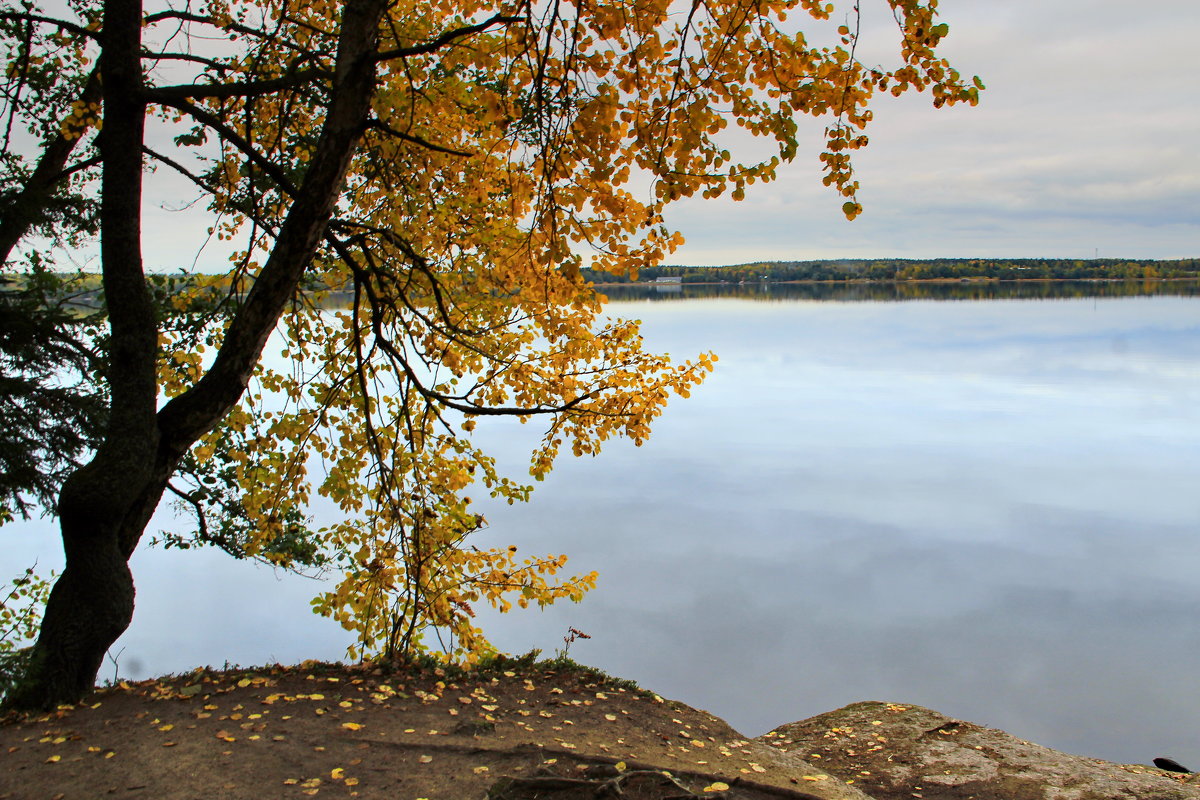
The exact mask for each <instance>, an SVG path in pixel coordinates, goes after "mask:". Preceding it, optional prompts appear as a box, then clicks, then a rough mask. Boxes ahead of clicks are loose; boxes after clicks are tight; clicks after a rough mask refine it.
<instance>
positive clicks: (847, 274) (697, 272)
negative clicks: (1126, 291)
mask: <svg viewBox="0 0 1200 800" xmlns="http://www.w3.org/2000/svg"><path fill="white" fill-rule="evenodd" d="M583 273H584V276H585V277H586V278H588V279H589V280H591V281H593V282H595V283H597V284H619V283H633V282H654V281H656V280H658V279H659V278H679V279H680V280H681V281H682V282H683V283H719V282H722V281H728V282H731V283H738V282H742V281H745V282H747V283H749V282H751V281H763V280H768V281H849V280H868V281H915V280H962V279H967V280H1002V281H1014V280H1145V279H1160V280H1161V279H1178V278H1200V259H1197V258H1181V259H1174V260H1155V259H1123V258H1093V259H1081V260H1074V259H1063V258H1020V259H991V258H934V259H924V260H917V259H902V258H880V259H837V260H820V261H759V262H752V263H747V264H736V265H731V266H723V267H695V266H662V267H649V268H646V269H643V270H641V271H640V272H639V273H638V274H637V275H636V276H632V277H631V276H625V277H621V276H616V277H614V276H613V275H609V274H606V273H599V272H597V273H594V274H593V273H591V272H590V271H589V270H583Z"/></svg>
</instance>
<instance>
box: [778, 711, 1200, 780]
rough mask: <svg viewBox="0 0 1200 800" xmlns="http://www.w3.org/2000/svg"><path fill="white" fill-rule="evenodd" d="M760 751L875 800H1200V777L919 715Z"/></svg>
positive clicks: (852, 720) (841, 722)
mask: <svg viewBox="0 0 1200 800" xmlns="http://www.w3.org/2000/svg"><path fill="white" fill-rule="evenodd" d="M759 741H761V742H764V743H766V744H769V745H770V746H772V747H774V748H776V749H778V750H781V751H784V752H789V753H795V754H796V755H798V756H800V757H802V758H804V759H806V760H808V761H809V762H811V763H813V764H816V765H819V766H821V767H822V768H823V769H825V770H826V771H828V772H829V773H831V774H833V775H836V776H838V777H840V778H842V779H843V780H846V781H852V782H853V785H854V786H855V787H857V788H859V789H861V790H862V791H863V792H865V793H866V794H867V795H869V796H870V797H872V798H875V800H901V799H903V800H911V798H922V799H923V800H1200V784H1198V783H1197V782H1196V781H1197V780H1200V776H1197V775H1195V774H1193V775H1180V774H1176V773H1170V772H1167V771H1164V770H1160V769H1157V768H1155V767H1148V766H1142V765H1121V764H1113V763H1110V762H1107V761H1100V760H1098V759H1091V758H1083V757H1080V756H1073V755H1068V754H1066V753H1060V752H1058V751H1056V750H1051V749H1050V748H1047V747H1042V746H1040V745H1036V744H1032V743H1030V742H1026V741H1023V740H1021V739H1017V738H1016V737H1014V736H1010V735H1009V734H1007V733H1005V732H1003V731H999V730H994V729H991V728H984V727H981V726H979V725H974V724H972V723H970V722H963V721H961V720H956V719H952V718H950V717H947V716H945V715H943V714H939V713H938V712H936V711H931V710H930V709H927V708H921V707H920V706H911V705H904V704H899V703H877V702H867V703H854V704H852V705H848V706H845V707H844V708H840V709H838V710H836V711H831V712H829V713H826V714H821V715H819V716H816V717H812V718H811V719H807V720H803V721H801V722H793V723H791V724H788V725H783V726H780V727H779V728H776V729H775V730H773V731H771V732H770V733H767V734H765V735H763V736H761V737H759Z"/></svg>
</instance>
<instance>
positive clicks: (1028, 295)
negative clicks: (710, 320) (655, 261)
mask: <svg viewBox="0 0 1200 800" xmlns="http://www.w3.org/2000/svg"><path fill="white" fill-rule="evenodd" d="M600 291H601V292H603V293H604V294H605V295H606V296H607V297H608V298H609V299H611V300H614V301H622V302H623V301H630V300H696V299H706V298H714V297H723V298H737V299H742V300H766V301H792V300H828V301H840V302H849V303H854V302H888V301H893V302H894V301H902V300H1062V299H1077V298H1080V297H1150V296H1177V297H1196V296H1197V295H1200V282H1196V281H1193V280H1180V281H1156V280H1147V281H1109V280H1086V281H1005V282H1003V283H1002V282H1000V281H973V280H962V281H954V282H949V281H946V282H916V281H913V282H897V283H868V282H853V281H831V282H828V283H780V282H776V281H744V282H740V283H735V282H732V281H725V282H722V283H683V284H680V283H669V284H657V285H656V284H613V285H606V286H601V287H600Z"/></svg>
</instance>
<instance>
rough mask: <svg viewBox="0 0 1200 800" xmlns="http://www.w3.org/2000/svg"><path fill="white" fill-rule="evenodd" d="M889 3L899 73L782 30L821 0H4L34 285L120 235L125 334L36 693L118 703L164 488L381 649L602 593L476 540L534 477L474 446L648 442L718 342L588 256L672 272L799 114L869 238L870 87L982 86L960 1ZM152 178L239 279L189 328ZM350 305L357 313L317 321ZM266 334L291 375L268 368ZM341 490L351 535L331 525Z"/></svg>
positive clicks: (937, 95)
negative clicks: (316, 472)
mask: <svg viewBox="0 0 1200 800" xmlns="http://www.w3.org/2000/svg"><path fill="white" fill-rule="evenodd" d="M886 2H887V5H888V6H889V7H890V9H891V12H892V13H893V15H894V16H895V18H896V22H897V25H898V29H899V32H900V37H899V38H900V65H899V66H898V67H897V68H895V69H884V68H881V67H868V66H865V65H863V64H861V63H859V62H858V61H857V60H856V58H855V56H854V52H855V51H854V48H855V44H856V43H857V37H858V34H857V31H856V30H852V28H855V29H856V28H857V18H856V12H857V6H855V9H854V13H853V14H851V15H850V16H848V17H847V22H846V24H843V25H841V26H840V27H837V28H836V30H837V34H836V36H837V39H838V40H840V41H838V43H837V44H834V45H833V46H830V47H818V46H813V45H810V44H809V43H808V42H807V41H806V39H805V37H804V35H803V34H802V33H798V32H795V31H789V30H787V29H785V27H784V25H785V22H784V20H785V19H786V18H787V14H788V13H793V12H800V13H801V14H802V15H807V16H808V17H810V18H811V19H812V20H813V21H814V22H815V23H825V22H828V21H829V20H830V19H831V15H832V14H833V13H834V7H833V5H831V4H830V5H826V4H825V3H820V2H816V1H815V0H753V1H752V0H707V1H706V2H700V0H695V2H693V3H692V4H691V5H687V4H683V5H675V4H671V3H668V2H666V0H576V2H571V3H564V2H561V0H551V1H550V2H546V3H536V4H534V3H531V2H527V0H498V1H494V2H483V1H482V0H446V1H445V2H441V1H440V0H439V2H434V3H420V4H416V3H407V2H395V3H388V2H384V0H345V2H328V1H327V0H315V2H312V1H311V0H310V2H306V3H292V2H290V0H263V1H261V2H256V3H251V2H246V1H245V0H209V2H207V3H206V4H205V5H203V6H202V7H200V8H199V9H198V10H197V9H196V8H194V7H193V6H191V5H188V6H185V7H182V8H177V7H174V6H170V5H166V6H162V7H159V8H153V9H144V8H143V7H142V4H141V2H140V0H104V2H103V3H102V4H100V3H89V2H87V1H86V0H70V13H69V14H67V15H65V16H61V17H56V16H52V15H49V14H47V13H44V12H42V11H40V10H38V9H37V8H35V7H34V6H33V5H32V4H31V3H30V2H27V1H26V0H22V2H20V3H19V4H16V5H12V4H10V5H5V6H0V24H2V26H3V27H2V35H3V41H4V44H5V48H6V52H5V56H6V61H7V65H8V66H7V71H6V73H5V74H6V78H5V83H4V102H5V107H4V111H5V118H6V122H7V125H6V136H5V140H4V150H3V157H2V161H0V169H2V170H3V174H2V177H0V201H2V203H3V206H2V207H0V208H2V211H3V220H4V222H3V225H2V226H0V227H2V228H3V230H0V234H2V235H0V246H3V247H4V250H3V252H4V256H5V263H6V269H15V267H12V266H9V265H12V264H16V263H19V261H20V260H21V259H22V258H24V257H25V255H24V254H25V253H27V252H29V246H36V249H37V250H38V251H40V252H42V253H43V258H50V257H51V256H47V255H46V253H54V254H57V255H58V256H61V257H67V256H69V254H70V253H71V251H72V248H73V247H77V246H78V245H79V243H80V242H81V241H85V240H86V237H87V236H88V234H89V233H90V232H91V231H92V230H98V232H99V262H100V270H101V276H102V285H103V301H104V308H105V311H106V314H107V322H108V330H107V333H106V337H107V340H106V342H105V355H106V362H105V365H104V369H105V372H104V387H105V396H106V399H107V405H108V414H107V423H106V428H105V429H104V433H103V436H102V438H101V440H100V441H99V442H98V444H97V446H96V449H95V453H94V455H93V456H92V458H91V460H90V461H88V462H87V463H86V464H83V465H82V466H80V467H79V468H78V469H75V470H74V471H72V472H71V474H70V475H69V476H68V477H67V478H66V480H65V481H64V482H63V485H62V487H61V491H60V492H59V496H58V500H57V513H58V516H59V520H60V524H61V529H62V538H63V544H64V549H65V552H66V567H65V570H64V571H63V573H62V575H61V576H60V577H59V578H58V580H57V582H56V583H55V585H54V588H53V591H52V593H51V595H50V599H49V601H48V603H47V606H46V610H45V617H44V620H43V623H42V626H41V630H40V633H39V636H38V639H37V642H36V644H35V646H34V648H33V651H32V654H31V658H30V667H29V670H28V672H27V674H26V676H25V678H24V679H23V680H22V682H21V683H20V685H18V686H17V688H16V689H14V691H13V692H12V694H10V696H9V701H8V702H9V704H10V705H13V706H17V707H46V706H52V705H54V704H56V703H62V702H71V701H74V700H77V699H78V698H80V697H81V696H82V695H83V694H85V693H86V692H87V691H89V690H90V689H91V687H92V686H93V683H94V679H95V675H96V672H97V670H98V668H99V666H100V662H101V659H102V657H103V654H104V652H105V651H106V649H107V648H108V646H109V645H110V644H111V643H112V642H113V641H115V640H116V638H117V637H118V636H119V635H120V634H121V633H122V632H123V631H124V630H125V628H126V626H127V625H128V623H129V621H130V619H131V615H132V613H133V596H134V591H133V580H132V576H131V574H130V571H129V568H128V566H127V561H128V559H129V557H130V555H131V553H132V552H133V550H134V548H135V546H136V545H137V544H138V542H139V540H140V538H141V537H142V535H143V531H144V529H145V527H146V525H147V522H148V520H149V518H150V515H151V513H152V512H153V511H154V509H155V507H156V506H157V505H158V504H159V502H160V500H161V498H162V496H163V494H164V493H165V492H168V491H169V492H171V493H172V494H173V495H174V496H175V497H177V498H178V499H179V500H180V501H181V502H183V503H185V504H186V505H187V506H188V507H190V508H191V509H192V510H194V511H195V512H196V514H197V518H198V521H199V524H198V526H197V527H198V533H197V536H196V539H195V541H198V542H205V541H207V542H213V543H217V544H219V545H221V546H225V547H226V549H229V550H231V552H235V554H240V555H245V556H254V557H260V558H267V559H269V560H273V561H277V562H279V563H285V564H287V563H293V562H294V560H295V559H297V558H300V559H301V560H303V559H306V558H307V559H310V560H311V561H312V562H313V563H317V562H323V563H327V564H330V565H336V567H337V568H339V569H340V570H341V572H342V576H343V577H342V581H341V583H340V584H338V585H337V586H336V587H335V588H334V589H332V590H330V591H329V592H327V593H326V594H324V595H322V596H321V597H319V598H318V599H317V600H316V601H315V605H316V607H317V610H318V611H320V612H321V613H325V614H328V615H331V616H333V617H334V618H336V619H338V620H340V621H341V622H342V623H343V624H344V625H346V626H347V627H348V628H351V629H353V630H356V631H357V632H358V634H359V642H360V646H359V649H360V651H362V652H377V651H381V650H382V651H384V652H389V653H392V654H396V655H404V654H406V653H408V652H411V651H412V650H413V649H414V648H418V647H421V646H423V645H422V640H421V637H422V635H434V634H441V635H443V636H444V637H446V638H445V639H444V641H443V642H442V644H443V645H444V646H445V648H446V649H447V651H448V652H449V653H450V654H451V655H452V656H454V657H458V658H462V659H465V660H468V661H469V660H471V659H472V658H475V657H478V656H479V655H480V654H482V653H485V652H487V647H488V646H487V643H486V640H485V639H484V638H483V637H482V635H481V633H480V632H479V631H478V630H476V629H475V628H474V627H473V626H472V624H471V612H472V609H471V604H472V603H477V602H489V603H492V604H494V605H497V606H499V607H500V608H502V609H504V608H507V607H508V606H509V605H510V604H511V602H513V599H515V601H516V602H517V603H519V604H522V605H524V604H526V603H528V602H538V603H546V602H551V601H553V600H554V599H556V598H559V597H570V598H573V599H577V598H578V597H579V596H580V595H581V594H582V593H583V591H585V590H586V589H587V588H588V587H589V586H590V585H591V583H592V581H594V576H581V577H575V578H568V579H565V580H562V581H557V582H555V580H554V579H553V576H554V574H555V573H556V571H557V570H558V569H559V568H560V567H561V566H562V565H563V561H564V558H563V557H561V556H550V557H546V558H531V559H525V560H518V559H517V557H516V555H515V553H514V549H513V548H498V549H494V550H487V551H481V550H478V549H476V548H474V547H472V546H470V545H469V544H467V542H466V537H467V536H468V535H469V534H470V533H471V532H473V531H475V530H477V529H478V528H479V527H480V526H481V525H483V522H484V521H483V520H482V518H481V517H479V516H478V515H476V514H474V513H473V512H472V511H471V510H470V498H469V497H468V496H467V494H466V493H467V491H469V490H472V489H473V487H474V490H476V491H479V490H485V491H490V492H491V493H492V494H493V495H496V496H500V497H505V498H507V499H508V500H509V501H515V500H523V499H525V498H526V497H527V496H528V492H529V487H527V486H523V485H520V484H518V483H515V482H512V481H510V480H508V479H506V478H504V477H502V476H500V475H499V474H498V472H497V471H496V468H495V465H494V463H493V461H492V460H491V459H490V458H489V457H488V456H487V455H486V454H484V453H482V452H480V451H479V450H478V449H477V448H475V447H474V446H473V445H472V443H471V438H470V433H471V431H472V429H473V428H474V427H475V425H476V424H477V423H478V422H479V421H480V420H481V419H484V418H486V417H489V416H493V415H516V416H519V417H521V419H522V420H526V419H532V418H538V419H541V420H543V421H544V424H545V426H546V432H545V436H544V438H543V440H542V444H541V446H540V447H539V448H538V450H537V451H536V452H535V453H534V455H533V460H532V465H531V472H532V474H533V475H534V476H535V477H539V478H540V477H541V476H543V475H544V474H545V473H546V472H547V471H548V470H549V469H550V467H551V464H552V462H553V459H554V458H555V456H556V455H557V453H558V451H559V449H560V448H561V447H563V446H569V447H570V448H571V449H572V451H573V452H575V453H576V454H585V453H587V454H591V453H595V452H597V451H598V450H599V448H600V446H601V444H602V442H603V441H605V440H606V439H608V438H609V437H611V436H615V435H624V436H628V437H630V438H632V439H633V440H634V441H636V442H639V443H640V442H641V441H642V440H643V439H644V438H645V437H646V436H647V435H648V433H649V424H650V422H651V421H652V420H653V419H654V418H655V417H656V416H657V415H658V414H659V413H661V411H662V409H663V407H664V406H665V404H666V402H667V399H668V397H669V396H670V395H672V394H678V395H683V396H686V395H687V394H688V392H689V390H690V389H691V388H692V387H693V386H694V385H695V384H696V383H697V382H699V381H700V380H701V379H702V378H703V376H704V374H705V373H706V372H707V371H708V370H709V369H710V368H711V366H712V360H713V357H712V356H711V355H701V356H700V357H699V358H698V359H696V360H695V361H694V362H685V363H683V364H679V365H673V364H672V363H671V362H670V361H669V360H668V359H667V358H666V357H665V356H659V355H654V354H650V353H647V352H645V351H644V350H643V349H642V347H641V340H640V337H639V336H638V332H637V326H636V323H633V322H630V321H622V320H617V321H610V320H606V319H605V318H604V317H603V316H602V314H601V302H602V300H601V298H599V297H598V296H597V295H596V293H595V291H594V290H593V289H592V288H591V287H590V285H589V284H588V283H587V282H586V281H584V280H582V279H581V277H580V268H581V267H583V266H587V267H590V268H592V269H596V270H602V271H606V272H612V273H615V274H630V273H636V271H637V270H638V269H639V268H641V267H645V266H650V265H654V264H657V263H659V262H660V261H661V260H662V259H663V258H664V257H665V256H666V255H667V254H669V253H670V252H671V251H672V250H673V249H674V248H675V247H676V246H677V245H678V244H679V243H680V241H681V239H680V238H679V236H678V235H677V234H675V233H672V232H671V231H669V230H668V229H667V228H666V227H665V225H664V223H663V216H662V214H663V209H664V207H665V206H666V205H667V204H669V203H670V202H672V201H674V200H677V199H679V198H683V197H689V196H692V195H697V194H699V195H703V196H705V197H715V196H718V195H721V194H723V193H725V192H727V191H728V192H730V193H731V194H732V196H733V197H734V198H739V199H740V198H741V197H742V196H743V194H744V192H745V191H746V188H747V187H748V186H749V185H751V184H753V183H754V182H755V181H768V180H771V179H772V178H774V177H775V174H776V170H777V169H778V167H779V165H780V164H781V163H782V162H784V161H788V160H790V159H792V158H793V157H794V156H795V155H796V151H797V145H796V142H795V132H796V130H797V119H798V118H799V117H802V116H804V115H812V116H814V117H827V118H828V119H829V120H830V121H829V123H828V125H827V128H826V134H827V146H826V148H825V152H823V153H822V154H821V159H822V162H823V164H824V169H825V179H824V180H825V183H826V184H827V185H830V186H832V187H833V188H834V189H835V190H836V191H838V192H839V193H840V195H841V196H842V197H843V198H844V204H843V211H844V212H845V214H846V216H847V217H849V218H853V217H855V216H856V215H857V214H859V213H860V211H861V208H860V206H859V205H858V203H857V201H856V199H855V192H856V189H857V183H856V181H855V180H854V177H853V170H852V166H851V160H850V156H851V153H852V152H853V151H854V150H856V149H858V148H860V147H862V146H864V145H865V144H866V142H867V139H866V136H865V135H864V134H863V129H864V128H865V127H866V125H867V124H868V122H869V120H870V118H871V112H870V111H869V110H868V108H867V103H868V101H869V100H870V99H871V97H872V95H873V94H874V93H875V92H877V91H890V92H891V93H892V94H900V93H902V92H904V91H907V90H909V89H918V90H920V89H929V90H930V91H931V92H932V94H933V102H934V105H935V106H940V105H943V104H946V103H955V102H960V101H965V102H969V103H974V102H976V99H977V94H978V89H979V88H981V85H980V84H978V80H977V79H976V81H975V85H972V84H969V83H965V82H963V81H962V80H961V79H960V76H959V74H958V73H957V72H955V71H954V70H953V69H951V68H950V67H949V65H948V64H946V62H945V61H944V60H942V59H940V58H938V57H937V55H936V54H935V48H936V46H937V44H938V42H939V41H940V40H941V39H942V37H944V36H945V35H946V33H947V26H946V25H945V24H938V23H937V21H936V0H924V1H922V0H886ZM831 25H832V23H831ZM180 75H184V76H185V77H184V78H183V79H182V80H181V79H180V77H179V76H180ZM171 76H175V77H174V79H172V77H171ZM67 109H69V111H68V110H67ZM730 122H734V123H736V125H737V126H739V127H741V128H743V129H744V130H745V131H746V132H748V133H749V134H752V135H753V136H754V137H765V138H766V139H767V140H768V141H770V142H771V143H772V145H771V147H770V148H769V150H770V152H768V153H767V155H766V156H761V155H756V154H761V152H762V150H761V148H759V147H757V146H747V145H746V142H745V141H744V139H745V138H747V137H744V136H743V135H740V134H738V133H736V132H733V131H731V130H727V128H729V123H730ZM172 136H173V137H174V147H170V146H167V147H164V146H163V144H162V142H163V141H164V140H165V139H166V138H168V137H172ZM731 148H733V149H739V148H741V149H742V150H744V151H745V152H744V153H743V154H742V155H740V156H735V154H734V153H732V152H731ZM151 170H156V171H158V172H160V173H167V172H170V173H174V174H177V175H179V176H183V177H184V178H186V180H187V181H188V182H190V184H191V185H192V186H194V187H195V191H196V193H197V194H198V195H199V196H200V197H202V198H206V202H207V204H208V211H209V212H210V214H211V222H210V225H211V227H210V232H211V234H212V236H213V238H214V239H215V240H216V241H217V242H218V243H224V244H227V245H228V247H229V249H230V250H232V251H233V252H232V253H231V254H230V257H229V264H228V268H227V271H226V273H225V274H224V275H222V276H219V277H217V278H213V279H208V278H204V277H202V276H196V277H194V278H192V279H191V280H189V281H186V282H184V283H183V284H182V285H180V286H177V287H176V291H175V292H174V294H173V295H171V296H169V297H166V298H165V299H166V301H167V303H168V305H169V309H170V313H167V314H164V313H163V312H162V307H161V304H160V303H157V302H156V299H155V298H156V296H155V293H154V291H153V287H152V284H151V281H150V280H148V277H147V275H146V271H145V269H144V267H143V263H142V246H141V229H140V225H141V218H142V216H141V215H142V199H141V198H142V189H143V182H144V181H145V180H147V179H148V175H149V174H150V171H151ZM97 198H98V200H97ZM22 242H25V243H27V246H26V249H25V250H22V249H21V246H20V243H22ZM28 243H32V245H28ZM218 246H221V245H218ZM330 297H333V298H334V299H338V298H340V299H341V300H343V301H344V307H343V308H342V310H341V311H339V312H338V313H329V312H322V311H321V304H322V302H329V298H330ZM323 298H324V300H323ZM272 336H276V337H278V339H277V340H275V341H278V342H280V345H279V346H280V347H281V348H282V352H283V354H284V355H285V356H286V357H287V359H289V360H290V362H291V363H293V364H295V365H297V366H296V368H295V369H294V370H292V369H289V370H272V369H270V368H268V367H266V366H264V365H263V363H262V356H263V352H264V348H265V347H266V346H267V345H268V342H269V341H271V337H272ZM272 347H275V345H272ZM273 398H274V399H273ZM316 460H320V461H323V468H324V475H323V476H322V477H321V478H320V479H319V480H318V481H316V482H315V483H314V482H313V481H310V479H309V478H308V470H309V467H310V466H315V461H316ZM313 491H316V492H319V493H320V494H322V495H324V496H325V497H328V498H330V499H332V500H333V501H334V502H336V503H338V504H339V506H340V507H341V509H342V510H343V511H344V512H345V514H346V521H345V522H344V523H340V524H335V525H331V526H328V527H325V528H321V529H316V530H313V529H310V528H309V527H308V524H309V523H308V520H307V518H306V516H305V514H304V509H305V507H306V503H307V501H308V499H309V498H310V496H311V493H312V492H313ZM210 519H217V520H220V521H221V524H220V525H219V526H218V528H219V530H215V531H214V530H213V529H212V527H210V526H209V524H208V520H210ZM185 540H186V537H182V538H179V537H177V538H176V540H175V542H176V543H186V541H185ZM510 598H513V599H510ZM430 631H432V632H433V633H432V634H431V633H430Z"/></svg>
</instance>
